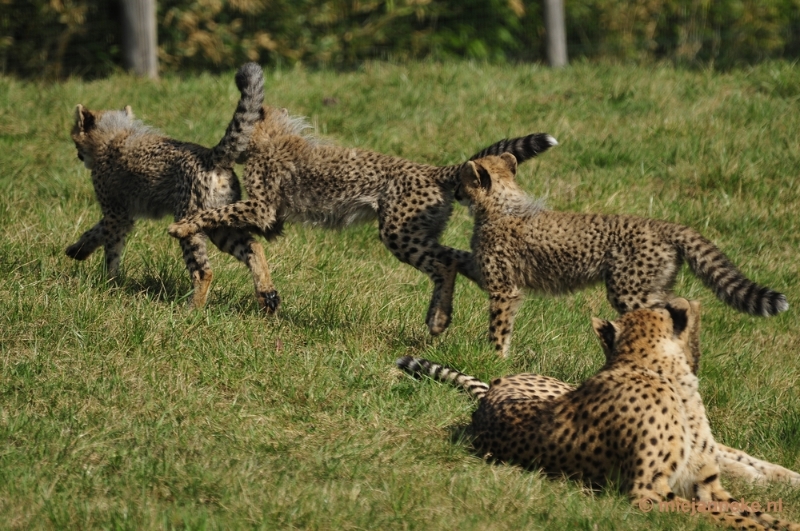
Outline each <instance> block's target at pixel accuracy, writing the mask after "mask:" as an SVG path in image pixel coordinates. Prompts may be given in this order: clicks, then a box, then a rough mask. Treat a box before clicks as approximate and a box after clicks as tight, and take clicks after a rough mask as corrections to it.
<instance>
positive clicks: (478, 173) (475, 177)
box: [461, 160, 492, 191]
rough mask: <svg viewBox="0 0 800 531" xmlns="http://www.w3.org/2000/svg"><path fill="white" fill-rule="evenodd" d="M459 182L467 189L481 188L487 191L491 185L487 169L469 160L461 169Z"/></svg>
mask: <svg viewBox="0 0 800 531" xmlns="http://www.w3.org/2000/svg"><path fill="white" fill-rule="evenodd" d="M461 183H462V184H463V185H464V188H466V189H467V190H474V189H475V188H483V189H484V190H486V191H488V190H489V189H490V188H491V187H492V178H491V176H490V175H489V172H488V171H486V170H485V169H484V168H483V167H481V166H478V165H477V164H475V163H474V162H472V161H471V160H470V161H467V163H466V164H465V165H464V167H463V168H462V169H461Z"/></svg>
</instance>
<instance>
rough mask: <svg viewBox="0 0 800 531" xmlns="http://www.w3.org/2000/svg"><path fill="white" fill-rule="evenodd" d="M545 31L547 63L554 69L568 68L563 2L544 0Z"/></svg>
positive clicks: (559, 0)
mask: <svg viewBox="0 0 800 531" xmlns="http://www.w3.org/2000/svg"><path fill="white" fill-rule="evenodd" d="M544 29H545V33H546V34H547V62H548V63H550V66H552V67H554V68H561V67H563V66H567V29H566V24H565V23H564V2H563V0H544Z"/></svg>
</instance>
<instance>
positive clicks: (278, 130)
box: [169, 106, 553, 335]
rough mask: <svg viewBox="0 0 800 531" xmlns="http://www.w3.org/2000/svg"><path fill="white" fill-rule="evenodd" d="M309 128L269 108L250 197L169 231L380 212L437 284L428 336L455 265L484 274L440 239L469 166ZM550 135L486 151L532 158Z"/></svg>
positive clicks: (256, 227) (341, 220) (446, 313)
mask: <svg viewBox="0 0 800 531" xmlns="http://www.w3.org/2000/svg"><path fill="white" fill-rule="evenodd" d="M306 128H307V124H306V122H305V121H304V120H303V119H301V118H296V117H292V116H290V115H289V114H288V113H287V112H286V111H285V110H283V109H276V108H272V107H269V106H265V107H264V119H263V120H262V121H261V122H259V123H258V124H257V125H256V129H255V132H254V133H253V140H252V142H251V144H250V148H249V150H248V158H247V163H246V164H245V169H244V175H243V181H244V185H245V188H246V189H247V195H248V196H249V197H248V199H247V200H245V201H240V202H238V203H234V204H231V205H226V206H223V207H219V208H215V209H210V210H206V211H203V212H198V213H197V214H195V215H193V216H189V217H187V218H186V219H183V220H181V221H179V222H177V223H173V224H172V225H171V226H170V228H169V232H170V234H171V235H172V236H175V237H176V238H187V237H190V236H192V235H193V234H196V233H198V232H199V231H208V230H214V229H218V228H222V227H235V228H239V229H245V230H250V231H253V232H256V233H259V234H262V235H264V236H265V237H267V238H270V237H272V236H275V235H277V234H279V233H280V231H281V228H282V226H283V224H284V222H286V221H290V222H303V223H308V224H312V225H319V226H322V227H327V228H334V229H335V228H342V227H345V226H347V225H350V224H353V223H357V222H361V221H369V220H372V219H375V218H376V217H377V219H378V231H379V233H380V239H381V241H382V242H383V243H384V245H385V246H386V247H388V248H389V250H390V251H391V252H392V254H393V255H394V256H395V257H397V258H398V259H399V260H400V261H401V262H404V263H406V264H410V265H411V266H413V267H415V268H416V269H418V270H420V271H422V272H423V273H425V274H427V275H428V277H429V278H430V279H431V281H432V282H433V285H434V288H433V295H432V297H431V302H430V305H429V307H428V313H427V317H426V323H427V325H428V328H429V330H430V332H431V334H433V335H436V334H440V333H441V332H443V331H444V330H445V329H446V328H447V326H448V325H449V323H450V315H451V313H452V299H453V289H454V285H455V278H456V273H461V274H463V275H465V276H467V277H468V278H470V279H471V280H473V281H476V282H478V281H479V276H478V274H477V270H476V268H475V265H474V263H473V261H472V256H471V254H470V253H469V252H467V251H462V250H458V249H453V248H451V247H447V246H444V245H441V244H440V243H439V237H440V236H441V234H442V233H443V232H444V229H445V226H446V224H447V220H448V218H449V217H450V213H451V212H452V209H453V205H452V203H453V198H454V195H455V191H456V188H457V186H458V185H459V183H460V175H461V170H462V168H463V167H464V164H458V165H453V166H444V167H437V166H430V165H427V164H419V163H416V162H411V161H409V160H405V159H402V158H400V157H394V156H391V155H384V154H382V153H376V152H374V151H367V150H364V149H353V148H346V147H340V146H336V145H332V144H328V143H324V142H320V141H319V140H318V139H316V138H315V137H314V136H312V135H310V134H306V133H305V129H306ZM551 140H552V137H551V136H550V135H547V134H533V135H528V136H526V137H521V138H517V139H513V140H503V141H501V142H498V143H496V144H494V145H492V146H490V147H489V148H486V149H485V150H483V151H482V152H481V153H482V154H486V153H489V154H499V153H503V152H512V153H513V156H514V157H518V158H519V159H520V160H525V159H528V158H531V157H533V156H535V155H536V154H538V153H542V152H544V151H545V150H547V149H549V148H550V147H551V146H552V145H553V143H552V142H551ZM515 160H516V159H515Z"/></svg>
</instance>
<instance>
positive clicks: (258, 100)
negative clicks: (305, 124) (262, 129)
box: [212, 63, 264, 167]
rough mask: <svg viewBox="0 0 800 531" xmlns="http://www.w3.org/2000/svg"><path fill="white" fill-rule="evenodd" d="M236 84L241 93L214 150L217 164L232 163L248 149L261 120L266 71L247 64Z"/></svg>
mask: <svg viewBox="0 0 800 531" xmlns="http://www.w3.org/2000/svg"><path fill="white" fill-rule="evenodd" d="M235 81H236V87H237V88H238V89H239V92H240V93H241V97H240V98H239V104H238V105H237V106H236V112H234V114H233V119H232V120H231V122H230V123H229V124H228V129H227V130H226V131H225V136H223V137H222V140H220V141H219V144H217V145H216V146H215V147H214V149H213V150H212V158H213V164H214V166H223V167H226V166H233V163H234V162H236V161H237V160H238V159H239V158H240V157H241V156H242V155H243V154H244V152H245V151H246V150H247V146H248V145H249V144H250V137H251V136H252V134H253V128H254V126H255V124H256V123H257V122H258V121H259V120H260V119H261V106H262V105H263V103H264V72H263V71H262V70H261V67H260V66H259V65H258V64H256V63H246V64H245V65H243V66H242V67H241V68H240V69H239V71H238V72H236V77H235Z"/></svg>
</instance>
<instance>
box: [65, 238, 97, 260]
mask: <svg viewBox="0 0 800 531" xmlns="http://www.w3.org/2000/svg"><path fill="white" fill-rule="evenodd" d="M65 252H66V253H67V256H69V257H70V258H73V259H75V260H86V259H87V258H89V255H91V254H92V251H89V250H88V249H85V248H84V246H83V244H81V243H80V242H78V243H73V244H72V245H70V246H69V247H67V250H66V251H65Z"/></svg>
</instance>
